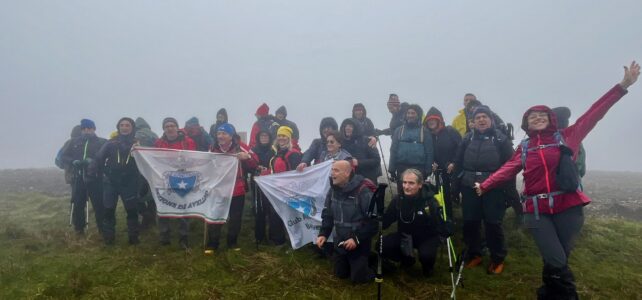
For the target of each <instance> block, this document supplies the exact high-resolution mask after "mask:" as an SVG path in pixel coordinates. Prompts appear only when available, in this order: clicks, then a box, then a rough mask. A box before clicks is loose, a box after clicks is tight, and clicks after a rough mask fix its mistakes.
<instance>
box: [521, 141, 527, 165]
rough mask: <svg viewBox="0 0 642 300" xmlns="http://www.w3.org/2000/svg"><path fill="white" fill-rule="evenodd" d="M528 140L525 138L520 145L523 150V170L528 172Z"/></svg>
mask: <svg viewBox="0 0 642 300" xmlns="http://www.w3.org/2000/svg"><path fill="white" fill-rule="evenodd" d="M528 141H529V139H528V138H525V139H523V140H522V142H521V143H520V147H521V148H522V155H521V160H522V169H524V170H526V155H528Z"/></svg>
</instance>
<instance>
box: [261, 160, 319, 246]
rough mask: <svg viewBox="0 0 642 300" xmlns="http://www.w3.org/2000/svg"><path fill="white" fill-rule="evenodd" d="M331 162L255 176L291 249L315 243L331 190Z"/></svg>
mask: <svg viewBox="0 0 642 300" xmlns="http://www.w3.org/2000/svg"><path fill="white" fill-rule="evenodd" d="M331 166H332V161H331V160H330V161H326V162H323V163H320V164H318V165H314V166H311V167H308V168H305V169H304V170H303V172H299V171H296V170H294V171H288V172H283V173H278V174H272V175H265V176H258V177H255V179H254V180H255V181H256V183H257V184H258V185H259V187H260V188H261V190H262V191H263V193H264V194H265V196H266V197H267V198H268V200H269V201H270V203H271V204H272V206H273V207H274V210H276V212H277V213H278V214H279V216H280V217H281V220H283V223H284V224H285V228H286V229H287V231H288V235H289V236H290V242H291V243H292V248H293V249H298V248H301V247H303V246H304V245H306V244H308V243H310V242H314V241H315V240H316V238H317V236H318V235H319V229H321V211H323V206H324V205H325V198H326V195H327V194H328V191H329V190H330V169H331Z"/></svg>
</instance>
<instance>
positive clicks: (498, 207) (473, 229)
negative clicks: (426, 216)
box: [461, 187, 507, 264]
mask: <svg viewBox="0 0 642 300" xmlns="http://www.w3.org/2000/svg"><path fill="white" fill-rule="evenodd" d="M461 193H462V210H463V216H464V242H465V243H466V246H467V247H468V256H469V257H474V256H481V250H482V249H481V248H482V247H481V244H482V242H481V241H482V239H481V227H482V221H483V222H484V231H485V237H486V243H487V245H488V249H489V250H490V257H491V259H492V261H493V262H494V263H497V264H498V263H502V262H503V261H504V258H505V257H506V255H507V250H506V242H505V239H504V229H503V228H502V222H503V219H504V213H505V212H506V202H505V200H504V199H505V198H504V191H503V190H501V189H492V190H490V191H488V192H486V193H484V194H483V195H482V196H481V197H479V196H477V194H476V193H475V190H473V189H472V188H470V187H462V189H461Z"/></svg>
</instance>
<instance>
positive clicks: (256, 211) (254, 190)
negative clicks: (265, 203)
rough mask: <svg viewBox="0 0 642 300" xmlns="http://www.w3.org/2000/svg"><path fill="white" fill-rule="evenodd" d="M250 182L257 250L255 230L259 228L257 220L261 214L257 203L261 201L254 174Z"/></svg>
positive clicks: (255, 237) (257, 240)
mask: <svg viewBox="0 0 642 300" xmlns="http://www.w3.org/2000/svg"><path fill="white" fill-rule="evenodd" d="M251 184H252V197H253V198H254V241H255V243H256V250H259V239H258V237H257V234H256V233H257V230H258V229H259V228H258V227H259V226H257V223H258V222H257V221H258V220H259V214H262V213H263V210H262V209H259V205H261V204H260V203H259V202H260V201H261V199H259V195H258V187H257V184H256V182H255V181H254V176H252V181H251ZM261 230H263V229H261Z"/></svg>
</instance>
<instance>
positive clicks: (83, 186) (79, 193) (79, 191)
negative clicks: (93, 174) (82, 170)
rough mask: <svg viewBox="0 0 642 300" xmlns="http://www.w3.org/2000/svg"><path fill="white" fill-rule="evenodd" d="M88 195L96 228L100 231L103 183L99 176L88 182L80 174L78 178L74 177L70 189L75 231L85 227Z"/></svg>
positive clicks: (103, 213)
mask: <svg viewBox="0 0 642 300" xmlns="http://www.w3.org/2000/svg"><path fill="white" fill-rule="evenodd" d="M88 197H89V200H90V201H91V206H92V207H93V208H94V216H95V218H96V228H98V232H100V233H102V231H103V219H104V215H105V207H104V205H103V184H102V179H100V178H97V179H94V180H93V181H89V182H85V181H84V180H83V179H82V178H81V177H80V176H79V178H74V181H73V185H72V189H71V202H72V203H73V205H74V209H73V210H72V212H71V219H72V223H73V225H74V229H75V230H76V231H77V232H82V231H83V230H84V229H85V224H86V223H87V218H86V215H85V209H86V207H87V198H88Z"/></svg>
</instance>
